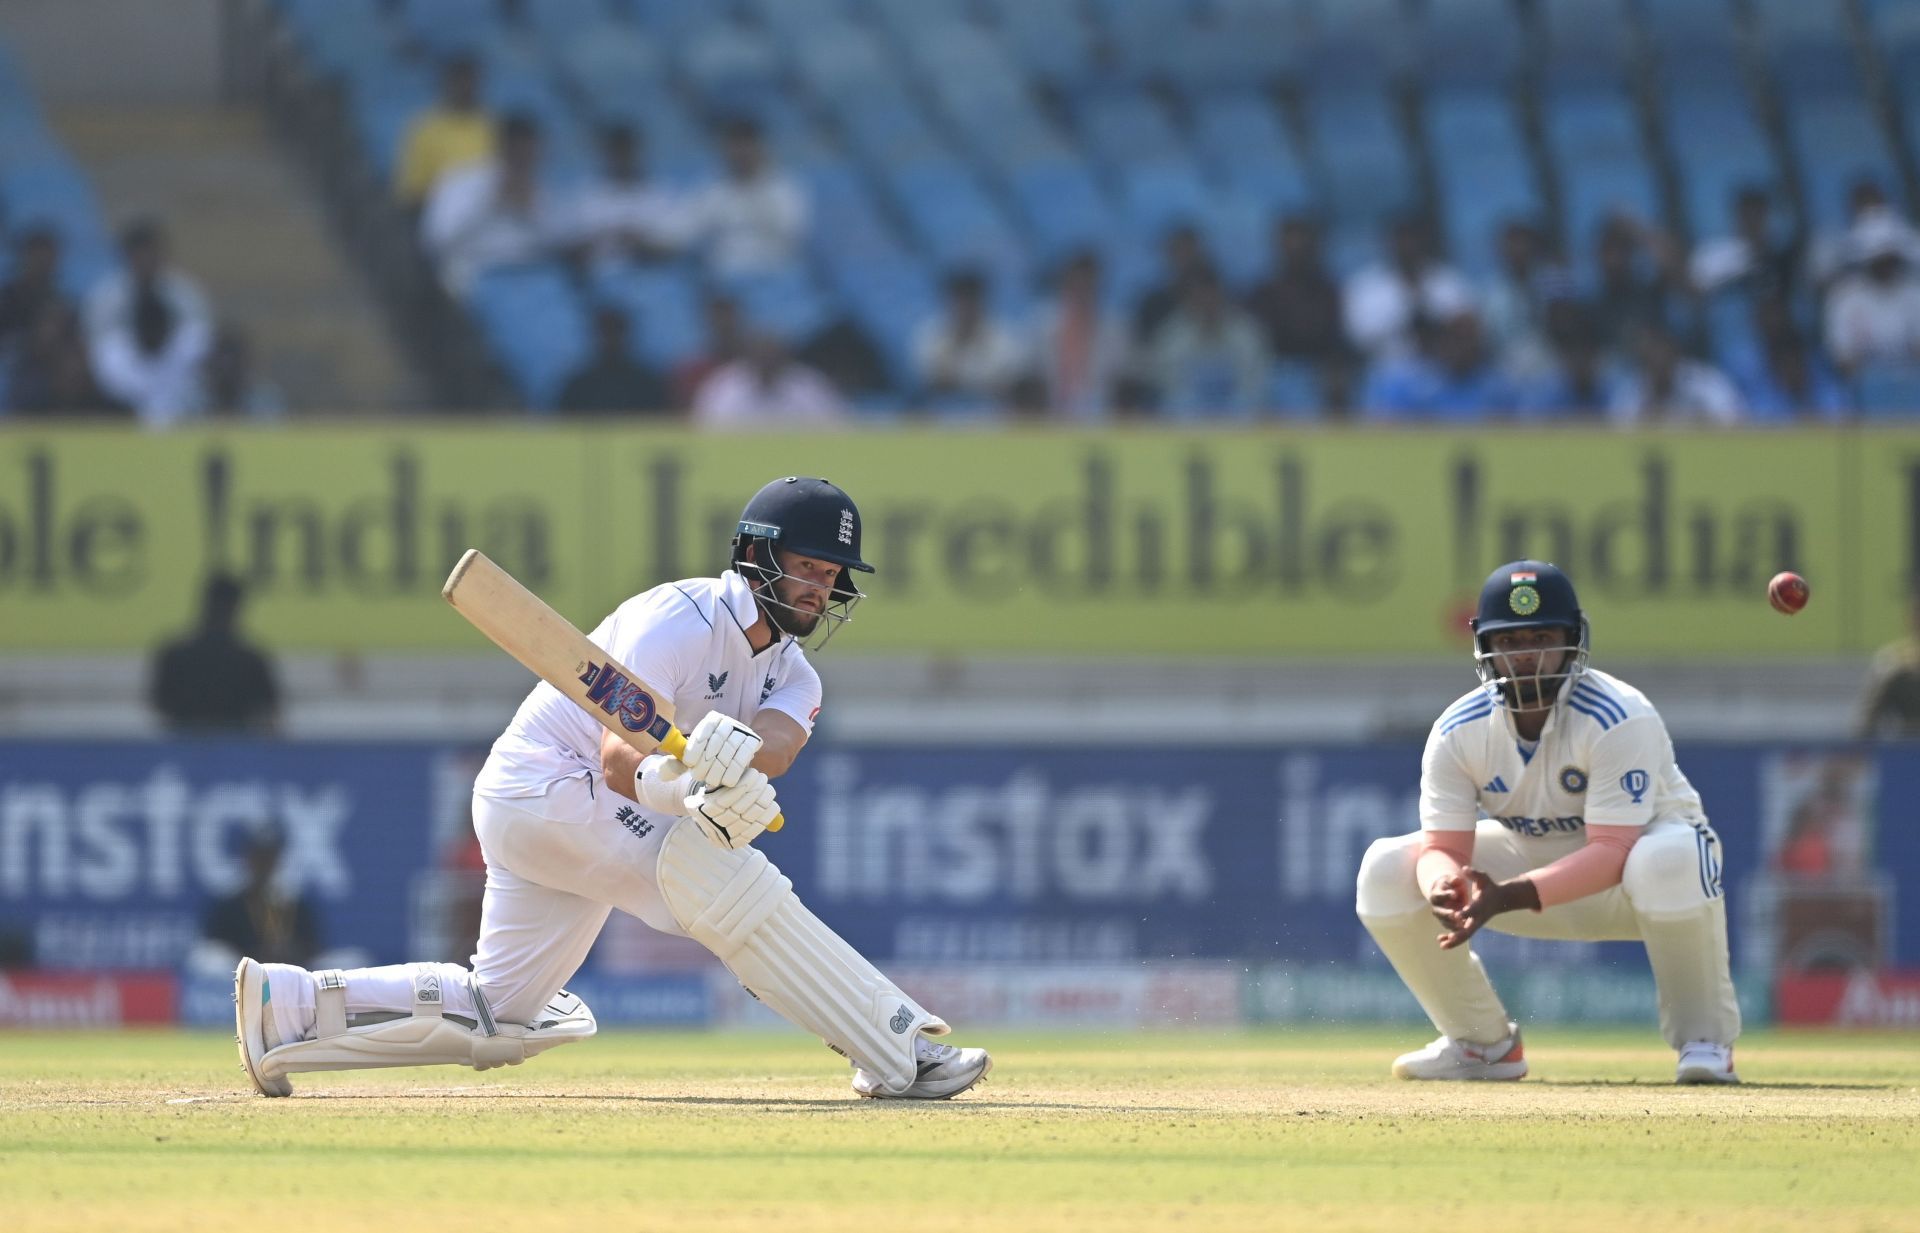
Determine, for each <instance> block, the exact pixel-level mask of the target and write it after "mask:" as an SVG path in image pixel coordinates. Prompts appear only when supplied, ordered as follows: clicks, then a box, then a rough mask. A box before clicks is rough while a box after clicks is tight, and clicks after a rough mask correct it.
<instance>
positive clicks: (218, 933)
mask: <svg viewBox="0 0 1920 1233" xmlns="http://www.w3.org/2000/svg"><path fill="white" fill-rule="evenodd" d="M285 850H286V837H285V836H284V835H283V834H282V833H281V832H280V830H279V829H278V828H277V827H271V826H262V827H259V828H257V829H255V830H254V831H253V832H252V833H251V834H249V835H248V836H247V840H246V861H247V880H246V883H245V884H244V885H242V886H241V887H240V889H239V890H237V891H235V892H234V893H233V894H231V895H228V896H227V897H226V898H224V899H220V900H216V901H215V902H214V903H213V905H212V906H211V907H209V908H208V909H207V915H206V919H205V922H204V923H203V924H202V926H201V930H200V932H201V937H202V939H203V940H204V941H205V942H209V943H212V944H214V945H216V946H219V947H220V948H222V949H223V950H226V951H230V952H232V956H233V957H232V959H231V960H230V961H229V963H228V964H227V966H231V965H232V963H237V962H238V961H239V959H240V957H241V956H242V955H251V956H252V957H253V958H255V959H258V960H260V961H261V962H262V963H291V964H295V965H297V966H301V967H304V966H306V964H308V963H309V962H311V961H312V960H313V958H314V957H315V956H316V955H318V954H319V953H320V949H321V943H320V925H319V922H318V920H317V919H316V917H315V914H314V910H313V904H312V903H311V902H310V901H309V900H308V899H307V897H306V896H304V895H301V894H299V893H297V892H295V891H293V890H291V889H289V888H288V887H287V886H286V885H285V884H284V883H283V882H282V881H281V880H280V879H279V878H278V877H277V876H276V875H277V874H278V872H279V869H280V856H281V854H282V853H283V852H284V851H285Z"/></svg>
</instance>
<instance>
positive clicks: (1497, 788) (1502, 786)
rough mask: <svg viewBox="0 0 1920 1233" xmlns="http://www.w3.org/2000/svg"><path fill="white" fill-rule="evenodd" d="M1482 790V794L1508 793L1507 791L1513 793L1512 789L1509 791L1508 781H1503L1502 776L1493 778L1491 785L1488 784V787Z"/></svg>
mask: <svg viewBox="0 0 1920 1233" xmlns="http://www.w3.org/2000/svg"><path fill="white" fill-rule="evenodd" d="M1480 790H1481V791H1482V792H1507V791H1511V789H1509V788H1508V787H1507V781H1506V780H1504V779H1502V778H1500V776H1498V775H1495V776H1494V777H1493V782H1492V783H1490V784H1487V785H1486V786H1485V787H1483V788H1481V789H1480Z"/></svg>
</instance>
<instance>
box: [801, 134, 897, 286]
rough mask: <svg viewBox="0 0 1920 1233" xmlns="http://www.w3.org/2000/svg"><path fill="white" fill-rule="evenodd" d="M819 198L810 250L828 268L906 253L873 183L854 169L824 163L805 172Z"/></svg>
mask: <svg viewBox="0 0 1920 1233" xmlns="http://www.w3.org/2000/svg"><path fill="white" fill-rule="evenodd" d="M801 176H802V179H803V180H804V182H805V183H806V186H807V188H808V191H809V192H810V193H811V194H812V198H813V219H814V223H813V226H812V227H811V228H809V229H808V244H809V246H810V248H811V249H812V251H813V253H814V255H815V256H816V257H817V258H818V259H819V262H820V264H821V266H822V267H823V268H826V269H831V268H832V267H833V266H834V265H836V264H838V263H840V262H847V261H864V260H875V259H878V258H879V257H885V256H892V255H895V254H898V253H899V252H901V251H902V246H901V242H900V237H899V234H898V233H897V232H896V230H895V229H894V226H893V224H892V223H891V222H889V221H888V220H887V216H886V215H885V214H884V213H882V212H881V210H880V207H879V204H878V203H877V202H876V201H875V199H874V193H873V188H872V186H871V184H870V183H869V182H868V179H867V177H866V176H865V175H863V174H862V173H861V172H860V170H859V169H858V168H856V167H854V166H853V165H852V164H851V163H846V162H832V161H828V162H821V163H816V164H814V165H813V166H811V167H808V168H805V169H803V171H802V172H801Z"/></svg>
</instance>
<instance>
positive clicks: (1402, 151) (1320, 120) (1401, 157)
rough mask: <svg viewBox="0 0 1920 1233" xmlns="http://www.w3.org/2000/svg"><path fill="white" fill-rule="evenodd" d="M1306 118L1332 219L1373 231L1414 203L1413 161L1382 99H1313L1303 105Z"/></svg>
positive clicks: (1335, 95)
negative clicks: (1335, 218) (1332, 215)
mask: <svg viewBox="0 0 1920 1233" xmlns="http://www.w3.org/2000/svg"><path fill="white" fill-rule="evenodd" d="M1306 114H1307V131H1308V133H1309V134H1310V136H1311V140H1312V142H1313V158H1314V160H1315V166H1316V169H1317V178H1318V180H1319V182H1320V185H1321V187H1322V193H1321V195H1322V197H1323V199H1324V200H1325V201H1326V204H1327V208H1328V210H1329V211H1330V212H1331V213H1332V214H1334V215H1335V216H1336V217H1338V218H1339V219H1341V221H1342V222H1345V223H1348V224H1351V225H1353V226H1355V227H1357V228H1360V229H1362V230H1368V231H1371V230H1372V229H1373V228H1374V227H1375V226H1377V225H1378V224H1379V223H1380V222H1381V221H1382V220H1384V219H1386V218H1388V217H1391V216H1392V215H1394V214H1398V213H1401V212H1403V211H1405V210H1407V209H1409V208H1411V207H1412V206H1413V205H1414V204H1415V203H1416V193H1415V189H1414V175H1413V163H1412V155H1411V154H1410V153H1409V151H1408V149H1407V143H1406V138H1405V137H1404V136H1403V135H1402V133H1401V131H1400V125H1399V123H1398V121H1397V120H1395V118H1394V115H1393V109H1392V107H1391V105H1390V103H1389V101H1388V99H1387V97H1386V95H1385V94H1382V93H1379V92H1375V91H1367V90H1354V91H1342V92H1332V91H1326V92H1321V93H1317V94H1314V95H1312V96H1310V97H1309V98H1308V99H1307V103H1306Z"/></svg>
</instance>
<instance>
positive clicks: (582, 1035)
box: [260, 963, 598, 1080]
mask: <svg viewBox="0 0 1920 1233" xmlns="http://www.w3.org/2000/svg"><path fill="white" fill-rule="evenodd" d="M413 967H414V974H413V1013H412V1014H410V1015H401V1016H399V1017H396V1018H392V1019H387V1020H385V1021H383V1022H379V1023H372V1024H362V1025H358V1026H348V1024H347V1016H346V1001H347V991H346V981H345V980H344V979H343V977H342V975H341V973H339V972H338V971H326V972H315V973H314V974H313V978H314V983H315V984H316V985H317V986H318V992H317V994H316V996H315V1001H314V1010H315V1019H314V1022H315V1029H316V1035H315V1036H314V1038H313V1039H311V1040H299V1041H294V1042H292V1043H290V1044H285V1045H281V1046H280V1047H279V1048H277V1049H273V1050H270V1051H268V1053H267V1054H266V1055H265V1056H264V1057H263V1058H261V1059H260V1073H261V1075H262V1077H263V1078H266V1079H269V1080H272V1079H278V1078H282V1077H284V1076H286V1075H290V1074H300V1073H303V1072H307V1071H315V1070H375V1069H380V1068H384V1067H392V1066H431V1065H436V1064H441V1063H451V1064H453V1065H458V1066H471V1067H473V1068H474V1069H475V1070H491V1069H493V1068H494V1067H496V1066H518V1065H519V1064H520V1063H522V1062H524V1061H526V1060H527V1059H528V1058H530V1057H532V1056H534V1055H535V1054H537V1053H541V1052H544V1051H545V1050H548V1049H551V1048H553V1047H554V1046H556V1045H564V1044H567V1043H568V1042H570V1041H575V1040H585V1039H587V1038H588V1037H590V1036H592V1035H593V1034H594V1032H595V1031H596V1030H597V1027H598V1025H597V1024H596V1023H595V1022H594V1018H593V1012H592V1011H590V1010H588V1009H587V1004H586V1003H585V1002H582V1001H581V1000H580V999H579V998H577V997H575V996H574V995H573V994H571V993H567V992H565V991H562V992H560V993H558V994H555V995H554V997H553V998H552V999H551V1000H550V1001H549V1002H548V1003H547V1005H546V1006H545V1007H544V1008H543V1009H542V1010H541V1012H540V1016H539V1018H538V1020H537V1021H536V1022H534V1023H531V1024H519V1023H495V1022H494V1021H493V1015H492V1013H491V1012H490V1011H488V1009H487V1004H486V1000H485V999H484V998H482V997H480V995H479V990H478V989H477V988H475V989H472V992H473V995H474V1005H475V1008H476V1009H477V1010H478V1011H479V1018H478V1019H477V1020H476V1021H474V1022H473V1023H472V1024H471V1026H469V1025H468V1023H467V1022H465V1021H463V1020H461V1019H455V1018H449V1017H447V1016H446V1015H445V1014H444V1013H443V995H442V991H441V981H442V980H445V979H451V978H455V975H454V974H457V975H458V978H460V979H467V976H466V972H465V970H464V969H462V968H459V967H456V966H455V965H453V964H439V963H419V964H414V965H413Z"/></svg>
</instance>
